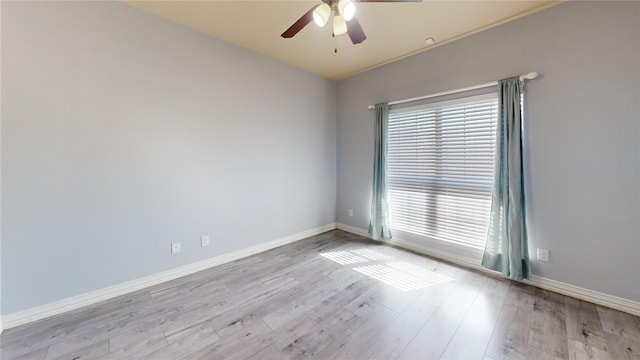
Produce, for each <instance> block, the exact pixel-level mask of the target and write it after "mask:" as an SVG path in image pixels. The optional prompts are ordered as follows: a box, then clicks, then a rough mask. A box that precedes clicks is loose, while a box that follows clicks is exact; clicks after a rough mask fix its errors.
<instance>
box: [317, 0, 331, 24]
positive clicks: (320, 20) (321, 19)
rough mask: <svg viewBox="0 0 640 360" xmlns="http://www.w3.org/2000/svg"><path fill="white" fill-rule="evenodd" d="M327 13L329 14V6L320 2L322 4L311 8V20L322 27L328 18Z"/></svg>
mask: <svg viewBox="0 0 640 360" xmlns="http://www.w3.org/2000/svg"><path fill="white" fill-rule="evenodd" d="M329 15H331V7H330V6H329V5H327V4H326V3H322V5H320V6H318V7H317V8H316V9H315V10H313V22H315V23H316V25H318V26H319V27H324V25H325V24H326V23H327V20H329Z"/></svg>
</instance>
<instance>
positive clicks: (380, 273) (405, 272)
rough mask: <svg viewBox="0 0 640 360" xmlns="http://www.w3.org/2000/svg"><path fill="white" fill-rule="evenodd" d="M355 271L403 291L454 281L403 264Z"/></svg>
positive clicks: (363, 267)
mask: <svg viewBox="0 0 640 360" xmlns="http://www.w3.org/2000/svg"><path fill="white" fill-rule="evenodd" d="M353 270H355V271H357V272H359V273H361V274H365V275H367V276H370V277H372V278H374V279H376V280H379V281H382V282H383V283H385V284H388V285H391V286H394V287H396V288H398V289H400V290H402V291H414V290H420V289H426V288H428V287H431V286H435V285H440V284H444V283H447V282H449V281H452V280H453V279H451V278H449V277H447V276H444V275H441V274H438V273H435V272H433V271H429V270H426V269H422V268H420V267H418V266H415V265H411V264H407V263H403V262H396V263H389V264H377V265H369V266H361V267H356V268H354V269H353Z"/></svg>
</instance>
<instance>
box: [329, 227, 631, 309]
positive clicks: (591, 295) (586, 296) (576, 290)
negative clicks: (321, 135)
mask: <svg viewBox="0 0 640 360" xmlns="http://www.w3.org/2000/svg"><path fill="white" fill-rule="evenodd" d="M336 227H337V228H338V229H340V230H344V231H347V232H350V233H353V234H356V235H360V236H364V237H366V238H369V239H370V238H371V236H370V235H369V234H368V232H367V231H366V230H364V229H361V228H357V227H354V226H350V225H346V224H342V223H337V224H336ZM388 243H389V244H391V245H395V246H398V247H401V248H405V249H408V250H412V251H415V252H417V253H421V254H425V255H429V256H433V257H435V258H439V259H442V260H445V261H448V262H451V263H454V264H458V265H461V266H464V267H467V268H471V269H474V270H478V271H482V272H485V273H489V274H492V275H495V276H502V277H504V275H502V274H501V273H499V272H496V271H493V270H489V269H487V268H485V267H483V266H481V265H480V262H479V261H477V260H475V259H471V258H468V257H464V256H459V255H455V254H451V253H448V252H445V251H442V250H437V249H433V248H431V247H428V246H424V245H421V244H416V243H413V242H410V241H406V240H402V239H395V238H394V239H391V240H389V241H388ZM523 282H524V283H526V284H529V285H532V286H535V287H539V288H541V289H545V290H549V291H553V292H556V293H559V294H562V295H567V296H570V297H573V298H576V299H580V300H585V301H588V302H592V303H594V304H598V305H602V306H606V307H608V308H612V309H616V310H620V311H624V312H626V313H629V314H632V315H636V316H640V302H637V301H633V300H629V299H625V298H621V297H617V296H614V295H609V294H605V293H601V292H598V291H594V290H589V289H586V288H583V287H579V286H575V285H571V284H567V283H564V282H560V281H556V280H551V279H547V278H544V277H541V276H536V275H532V276H531V280H524V281H523Z"/></svg>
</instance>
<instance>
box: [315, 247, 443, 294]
mask: <svg viewBox="0 0 640 360" xmlns="http://www.w3.org/2000/svg"><path fill="white" fill-rule="evenodd" d="M320 256H322V257H324V258H326V259H329V260H331V261H334V262H336V263H338V264H340V265H352V264H357V267H354V268H352V269H353V270H355V271H357V272H359V273H361V274H364V275H367V276H369V277H372V278H374V279H376V280H378V281H381V282H383V283H385V284H387V285H391V286H393V287H395V288H397V289H400V290H402V291H414V290H420V289H425V288H428V287H431V286H436V285H440V284H444V283H447V282H450V281H454V280H455V279H452V278H450V277H448V276H445V275H442V274H438V273H436V272H434V271H430V270H427V269H424V268H421V267H420V266H416V265H413V264H409V263H407V262H404V261H391V260H393V257H392V256H389V255H385V254H382V253H379V252H377V251H375V250H371V249H365V248H363V249H356V250H348V251H346V250H345V251H330V252H325V253H321V254H320ZM363 263H371V264H370V265H365V266H361V265H364V264H363Z"/></svg>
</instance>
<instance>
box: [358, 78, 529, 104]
mask: <svg viewBox="0 0 640 360" xmlns="http://www.w3.org/2000/svg"><path fill="white" fill-rule="evenodd" d="M536 77H538V73H537V72H530V73H528V74H524V75H520V81H524V80H525V79H528V80H532V79H535V78H536ZM494 85H498V82H497V81H492V82H488V83H484V84H480V85H474V86H467V87H464V88H460V89H455V90H449V91H444V92H439V93H436V94H431V95H424V96H418V97H414V98H410V99H404V100H396V101H389V105H396V104H402V103H407V102H411V101H418V100H426V99H430V98H434V97H437V96H444V95H449V94H455V93H459V92H463V91H471V90H477V89H482V88H486V87H489V86H494ZM367 108H368V109H369V110H373V109H374V108H375V106H374V105H369V106H367Z"/></svg>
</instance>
